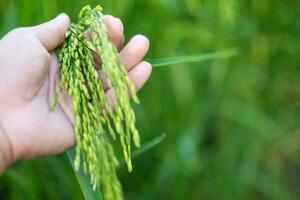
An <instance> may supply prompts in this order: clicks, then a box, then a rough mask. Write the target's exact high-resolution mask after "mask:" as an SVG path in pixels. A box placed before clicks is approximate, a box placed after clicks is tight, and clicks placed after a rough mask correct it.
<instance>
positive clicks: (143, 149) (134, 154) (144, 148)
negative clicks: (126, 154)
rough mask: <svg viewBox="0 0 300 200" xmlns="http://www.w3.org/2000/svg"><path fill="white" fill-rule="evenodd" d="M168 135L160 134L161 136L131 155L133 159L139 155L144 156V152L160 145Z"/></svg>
mask: <svg viewBox="0 0 300 200" xmlns="http://www.w3.org/2000/svg"><path fill="white" fill-rule="evenodd" d="M166 137H167V135H166V134H165V133H162V134H160V135H159V136H157V137H155V138H153V139H152V140H150V141H148V142H147V143H146V144H143V145H142V146H141V148H140V149H138V150H136V151H134V152H133V153H132V155H131V158H135V157H138V156H139V155H141V154H143V153H144V152H146V151H148V150H150V149H152V148H153V147H155V146H157V145H158V144H160V143H161V142H162V141H163V140H164V139H165V138H166Z"/></svg>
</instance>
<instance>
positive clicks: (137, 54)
mask: <svg viewBox="0 0 300 200" xmlns="http://www.w3.org/2000/svg"><path fill="white" fill-rule="evenodd" d="M148 49H149V40H148V39H147V38H146V37H145V36H142V35H136V36H134V37H133V38H132V39H131V40H130V41H129V42H128V44H127V45H126V46H125V47H124V48H123V49H122V51H121V52H120V59H121V62H122V64H123V65H124V66H125V67H126V68H127V70H128V71H129V70H131V69H132V68H133V66H136V65H137V64H138V63H140V62H141V60H142V59H143V58H144V56H145V55H146V53H147V52H148ZM98 74H99V77H100V79H101V80H102V82H103V85H104V89H105V90H106V89H108V84H107V78H106V77H105V75H104V74H103V73H102V70H101V69H100V70H98Z"/></svg>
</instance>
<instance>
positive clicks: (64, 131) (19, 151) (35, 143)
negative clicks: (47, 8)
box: [0, 14, 152, 172]
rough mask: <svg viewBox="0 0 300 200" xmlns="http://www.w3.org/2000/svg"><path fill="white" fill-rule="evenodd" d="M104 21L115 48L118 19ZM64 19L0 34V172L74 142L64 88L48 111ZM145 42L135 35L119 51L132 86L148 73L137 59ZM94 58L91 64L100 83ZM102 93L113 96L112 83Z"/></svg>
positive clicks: (66, 23)
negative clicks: (54, 105)
mask: <svg viewBox="0 0 300 200" xmlns="http://www.w3.org/2000/svg"><path fill="white" fill-rule="evenodd" d="M103 21H104V23H105V24H106V26H107V28H108V34H109V37H110V39H111V41H112V42H113V43H114V45H115V46H116V47H117V48H118V49H119V50H120V49H121V47H122V44H123V42H124V35H123V25H122V22H121V21H120V20H119V19H117V18H114V17H112V16H105V17H104V18H103ZM69 25H70V20H69V17H68V16H67V15H65V14H61V15H59V16H58V17H56V18H55V19H53V20H51V21H49V22H47V23H44V24H41V25H38V26H34V27H28V28H18V29H15V30H13V31H11V32H10V33H8V34H7V35H6V36H4V37H3V38H2V39H1V40H0V71H1V73H0V162H1V163H0V172H1V170H3V169H4V168H5V167H7V166H8V165H10V164H12V163H14V162H16V161H19V160H23V159H30V158H34V157H38V156H46V155H52V154H57V153H60V152H63V151H65V150H67V149H69V148H71V147H73V146H74V145H75V137H74V133H73V114H72V103H71V99H70V97H69V96H68V95H67V94H66V93H65V92H63V94H62V96H61V97H60V99H59V103H58V105H57V107H56V108H55V110H54V111H50V104H51V102H52V100H53V98H54V95H55V92H56V86H57V85H58V79H59V78H58V77H59V74H58V61H57V57H56V55H55V53H54V51H55V49H56V48H57V47H59V46H60V45H61V44H62V42H63V40H64V34H65V32H66V31H67V30H68V28H69ZM87 35H89V34H88V33H87ZM148 48H149V41H148V39H147V38H145V37H144V36H141V35H137V36H135V37H133V38H132V39H131V40H130V41H129V42H128V44H127V45H126V46H125V47H124V48H123V49H121V50H120V53H119V54H120V59H121V61H122V63H123V64H124V66H126V68H127V70H128V71H129V77H130V78H131V80H132V81H133V83H134V84H135V86H136V88H137V90H139V89H140V88H141V87H142V86H143V85H144V83H145V82H146V80H147V79H148V78H149V76H150V74H151V69H152V68H151V65H150V64H149V63H147V62H144V61H142V59H143V57H144V56H145V54H146V53H147V51H148ZM98 58H99V57H98V56H95V60H96V66H95V67H96V69H97V70H98V72H99V75H100V77H101V79H102V80H103V81H104V84H105V78H104V77H103V75H102V74H101V65H100V64H99V63H100V62H99V61H98V60H99V59H98ZM106 94H107V95H108V97H109V98H110V99H111V101H112V102H113V100H114V95H113V94H114V92H113V88H108V87H107V85H106Z"/></svg>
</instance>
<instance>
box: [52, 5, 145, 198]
mask: <svg viewBox="0 0 300 200" xmlns="http://www.w3.org/2000/svg"><path fill="white" fill-rule="evenodd" d="M102 17H103V14H102V8H101V7H100V6H96V7H95V8H94V9H91V7H90V6H86V7H84V8H83V9H82V10H81V12H80V15H79V21H78V24H74V23H72V24H71V27H70V30H69V31H68V32H67V33H66V41H65V42H64V44H63V45H62V48H61V50H60V53H59V55H58V59H59V61H60V75H61V80H60V84H59V88H58V91H57V94H56V97H55V100H54V101H53V103H52V106H51V107H52V108H54V107H55V105H56V104H57V101H58V98H59V96H60V94H61V92H62V90H63V89H64V90H66V91H67V92H68V94H69V95H70V96H71V97H72V100H73V110H74V119H75V135H76V141H77V146H76V157H75V160H74V166H75V169H76V170H78V169H79V168H80V167H81V166H82V167H83V170H84V172H85V173H87V174H89V175H90V179H91V184H92V185H93V189H94V190H96V187H97V186H101V189H102V192H103V196H104V198H105V199H116V200H117V199H123V195H122V189H121V184H120V182H119V180H118V178H117V174H116V166H117V165H118V161H117V158H116V156H115V153H114V150H113V147H112V145H111V142H110V140H109V138H108V137H109V136H108V134H107V132H108V133H110V135H111V136H112V138H113V139H114V140H115V139H116V134H118V136H119V139H120V142H121V145H122V148H123V154H124V158H125V161H126V163H127V167H128V170H129V172H130V171H132V164H131V146H130V144H131V138H133V141H134V144H135V146H137V147H139V146H140V138H139V134H138V131H137V129H136V127H135V115H134V111H133V110H132V108H131V105H130V97H132V98H133V100H134V101H135V102H136V103H137V102H138V99H137V97H136V94H135V88H134V85H133V84H132V83H131V81H130V80H129V78H128V76H127V71H126V69H125V68H124V66H123V65H122V64H121V62H120V61H119V58H118V52H117V50H116V47H115V46H114V45H113V44H112V43H111V42H110V41H109V38H108V35H107V30H106V27H105V25H104V23H103V22H102ZM88 28H90V30H91V33H92V41H91V42H90V41H89V40H88V39H87V38H86V36H85V35H84V31H86V30H87V29H88ZM93 53H97V54H99V55H101V59H102V71H103V73H104V75H105V76H106V77H107V78H108V85H109V87H113V88H114V90H115V96H116V100H115V102H114V109H112V108H111V105H110V101H109V99H108V98H107V97H106V95H105V91H104V87H103V83H102V82H101V80H100V79H99V77H98V73H97V71H96V69H95V68H94V65H95V63H94V59H93Z"/></svg>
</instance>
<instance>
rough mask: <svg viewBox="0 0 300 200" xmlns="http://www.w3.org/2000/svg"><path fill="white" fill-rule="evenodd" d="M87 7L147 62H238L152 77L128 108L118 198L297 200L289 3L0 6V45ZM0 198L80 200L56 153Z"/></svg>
mask: <svg viewBox="0 0 300 200" xmlns="http://www.w3.org/2000/svg"><path fill="white" fill-rule="evenodd" d="M86 4H91V5H96V4H101V5H103V6H104V8H105V13H110V14H113V15H115V16H117V17H119V18H121V19H122V20H123V22H124V24H125V34H126V38H127V40H128V39H129V38H130V37H131V36H133V35H134V34H137V33H141V34H144V35H146V36H148V37H149V38H150V40H151V50H150V52H149V54H148V56H147V57H148V58H161V57H170V56H176V55H186V54H195V53H196V54H197V53H206V52H212V51H217V50H222V49H225V48H229V47H238V48H239V49H240V55H239V56H237V57H234V58H230V59H218V60H212V61H207V62H202V63H194V64H185V65H183V64H182V65H174V66H166V67H161V68H154V69H153V75H152V77H151V79H150V81H149V82H148V83H147V85H146V86H145V87H144V89H143V90H142V91H141V92H140V94H139V96H140V100H141V104H140V105H138V106H135V110H136V113H137V119H138V128H139V130H140V132H141V136H142V139H143V142H147V141H149V140H151V139H152V138H154V137H156V136H158V135H160V134H161V133H166V134H167V137H166V139H165V140H164V141H163V142H161V143H160V144H159V145H158V146H156V147H155V148H152V149H150V150H148V151H147V152H145V153H144V154H143V155H141V156H139V157H138V158H136V159H135V160H134V172H133V173H132V174H128V173H127V172H126V169H121V170H120V171H119V177H120V179H121V181H122V183H123V187H124V193H125V197H126V199H128V200H129V199H130V200H138V199H143V200H152V199H172V200H183V199H191V200H200V199H213V200H215V199H218V200H219V199H221V200H223V199H224V200H227V199H230V200H234V199H243V200H247V199H284V200H285V199H300V159H299V158H300V157H299V155H300V154H299V153H300V150H299V148H300V79H299V77H300V12H299V8H300V1H299V0H289V1H281V0H239V1H238V0H107V1H105V0H99V1H95V0H94V1H87V0H86V1H85V0H76V1H75V0H43V1H41V0H0V36H3V35H4V34H5V33H6V32H8V31H9V30H11V29H13V28H15V27H18V26H30V25H34V24H38V23H41V22H44V21H46V20H49V19H51V18H53V17H54V16H56V15H57V14H58V13H60V12H66V13H67V14H69V15H70V16H71V18H72V20H76V16H77V13H78V12H79V11H80V8H81V7H82V6H84V5H86ZM0 199H13V200H19V199H30V200H35V199H83V196H82V193H81V191H80V188H79V186H78V183H77V180H76V178H75V176H74V174H73V171H72V168H71V166H70V163H69V161H68V159H67V156H66V155H58V156H54V157H50V158H42V159H37V160H34V161H26V162H22V163H20V164H17V165H15V166H13V167H11V168H10V169H9V170H7V171H6V172H5V173H4V174H3V175H1V177H0Z"/></svg>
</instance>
